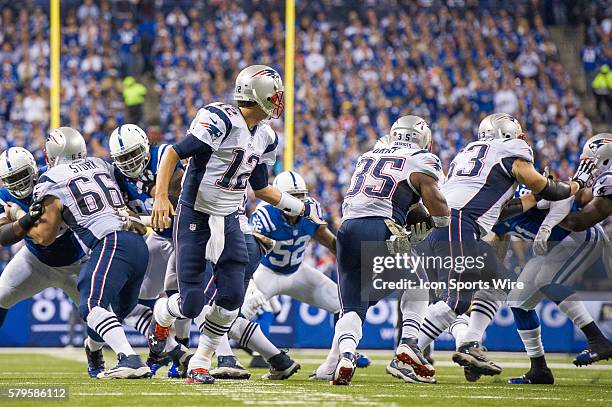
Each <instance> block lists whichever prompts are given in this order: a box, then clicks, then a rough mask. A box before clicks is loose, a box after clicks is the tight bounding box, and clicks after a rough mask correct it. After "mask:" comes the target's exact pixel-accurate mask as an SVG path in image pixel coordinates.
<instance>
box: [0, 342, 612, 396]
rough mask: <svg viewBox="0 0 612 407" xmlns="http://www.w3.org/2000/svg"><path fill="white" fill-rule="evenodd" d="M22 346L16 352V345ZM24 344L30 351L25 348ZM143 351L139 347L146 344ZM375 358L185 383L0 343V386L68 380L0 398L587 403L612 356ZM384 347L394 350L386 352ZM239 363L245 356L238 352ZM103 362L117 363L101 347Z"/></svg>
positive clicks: (611, 387)
mask: <svg viewBox="0 0 612 407" xmlns="http://www.w3.org/2000/svg"><path fill="white" fill-rule="evenodd" d="M16 352H19V353H16ZM28 352H29V353H28ZM143 353H144V352H143ZM366 353H367V354H368V355H369V356H370V358H371V359H372V361H373V362H372V366H370V367H368V368H366V369H359V370H358V371H357V373H356V375H355V378H354V380H353V384H352V385H351V386H349V387H335V386H330V385H329V384H327V383H323V382H312V381H309V380H308V379H307V377H308V373H309V372H310V371H312V370H313V369H314V368H315V367H316V366H317V364H318V363H319V362H320V361H322V360H323V352H320V351H312V350H310V351H299V352H298V351H293V352H291V355H292V356H293V357H294V358H295V359H296V360H298V361H299V362H300V363H301V364H302V370H301V371H300V372H298V374H297V375H295V376H293V377H292V378H291V379H289V380H286V381H282V382H271V381H263V380H261V379H260V377H261V375H262V374H263V373H265V370H264V369H251V373H252V374H253V376H252V378H251V380H248V381H229V380H217V382H216V383H215V384H214V385H208V386H189V385H186V384H184V383H183V380H170V379H167V378H165V376H166V369H165V368H164V369H162V370H161V371H160V372H159V373H158V378H155V379H151V380H114V381H101V380H95V379H89V377H88V376H87V374H86V368H85V362H84V360H85V358H84V355H83V353H82V351H81V350H79V349H73V350H70V349H58V350H46V349H45V350H38V349H19V350H2V349H0V387H7V386H28V387H30V386H31V387H41V386H67V387H68V392H69V399H68V400H67V401H66V400H64V401H49V400H40V401H23V400H20V401H13V402H11V401H7V400H6V399H4V400H0V405H1V406H9V405H15V406H23V407H25V406H31V405H45V406H53V405H63V406H67V405H70V406H147V405H150V406H164V405H165V406H181V407H187V406H199V407H201V406H217V405H218V406H233V405H265V406H270V405H280V406H290V405H307V406H310V405H324V406H346V405H363V406H380V405H385V406H388V405H396V406H402V405H410V406H420V405H423V406H449V405H450V404H451V403H452V406H453V407H457V406H502V405H517V404H519V403H520V404H521V405H522V406H550V405H555V406H556V405H568V406H569V405H572V406H576V405H577V404H578V403H585V405H586V404H588V405H589V406H599V405H601V406H603V405H606V406H610V405H612V364H610V363H604V364H599V365H596V366H592V367H589V368H582V369H578V368H573V367H571V366H570V365H569V363H570V360H571V359H570V357H569V356H565V355H550V356H549V364H550V365H551V368H552V370H553V372H554V374H555V379H556V383H555V385H554V386H510V385H507V384H505V381H506V379H507V378H508V377H511V376H517V375H520V374H522V373H524V372H525V370H526V369H525V367H524V366H526V359H525V358H523V355H521V354H501V355H494V356H495V358H494V360H496V361H498V362H499V363H500V365H501V366H503V367H504V372H503V373H502V374H501V376H497V377H487V378H484V379H481V380H480V381H479V382H478V383H468V382H466V381H465V380H464V378H463V370H462V369H461V368H459V367H458V366H454V365H452V362H450V353H448V352H437V353H436V355H435V357H436V360H437V363H436V370H437V371H438V374H437V379H438V384H435V385H415V384H406V383H404V382H402V381H400V380H398V379H395V378H393V377H391V376H389V375H388V374H386V372H385V364H386V363H387V362H388V357H387V356H386V354H385V353H381V352H366ZM388 353H389V354H390V353H391V352H388ZM239 356H240V359H241V361H242V362H243V363H245V364H246V363H247V362H248V357H247V356H245V355H244V354H239ZM106 360H107V366H110V365H111V364H112V363H114V360H113V359H112V354H110V353H108V354H107V355H106Z"/></svg>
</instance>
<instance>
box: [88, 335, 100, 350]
mask: <svg viewBox="0 0 612 407" xmlns="http://www.w3.org/2000/svg"><path fill="white" fill-rule="evenodd" d="M85 346H87V347H88V348H89V350H90V351H92V352H95V351H97V350H100V349H102V347H103V346H104V342H98V341H95V340H93V339H91V337H87V338H85Z"/></svg>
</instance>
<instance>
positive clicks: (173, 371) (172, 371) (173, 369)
mask: <svg viewBox="0 0 612 407" xmlns="http://www.w3.org/2000/svg"><path fill="white" fill-rule="evenodd" d="M178 369H179V368H178V366H177V365H175V364H174V363H173V364H172V365H170V368H169V369H168V378H170V379H180V378H181V374H180V373H179V370H178ZM184 377H185V376H183V378H184Z"/></svg>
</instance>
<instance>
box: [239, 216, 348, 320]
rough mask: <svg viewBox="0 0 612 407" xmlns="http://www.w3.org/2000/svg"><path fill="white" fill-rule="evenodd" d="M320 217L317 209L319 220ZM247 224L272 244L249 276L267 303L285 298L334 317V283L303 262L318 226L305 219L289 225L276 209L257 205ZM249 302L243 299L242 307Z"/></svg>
mask: <svg viewBox="0 0 612 407" xmlns="http://www.w3.org/2000/svg"><path fill="white" fill-rule="evenodd" d="M317 207H318V205H317ZM322 217H323V216H322V214H321V213H320V208H319V218H322ZM249 223H250V224H251V225H252V227H253V230H254V231H255V232H258V233H261V234H262V235H264V236H266V237H269V238H270V239H273V240H274V241H275V244H274V248H272V250H271V251H270V252H269V253H267V254H266V255H265V256H264V257H263V258H262V259H261V263H260V265H259V267H258V268H257V270H256V271H255V274H254V275H253V280H254V281H255V285H256V286H257V288H258V289H259V291H260V292H261V293H262V294H263V295H264V296H265V298H266V299H267V300H269V299H270V298H272V297H274V296H275V295H289V296H291V297H293V298H295V299H297V300H299V301H302V302H304V303H306V304H309V305H312V306H315V307H318V308H321V309H324V310H326V311H328V312H331V313H334V314H335V313H337V312H339V311H340V301H339V299H338V287H337V285H336V283H334V282H333V281H332V280H331V279H330V278H329V277H327V276H326V275H325V274H323V273H322V272H320V271H319V270H317V269H316V268H314V267H312V266H310V265H309V264H306V263H304V262H303V260H304V254H305V251H306V247H307V246H308V243H309V242H310V240H311V239H312V237H313V236H314V235H315V234H316V232H317V230H318V228H319V227H321V226H320V225H317V224H316V223H314V222H313V221H311V220H310V219H308V218H305V217H299V218H298V220H297V223H296V224H294V225H292V224H290V223H289V221H288V219H287V217H286V216H285V215H284V214H283V213H282V211H281V210H280V209H278V208H275V207H274V206H272V205H269V204H260V205H259V206H258V207H257V210H256V211H255V212H254V213H253V214H252V215H251V217H250V219H249ZM250 301H251V298H249V296H248V295H247V297H246V298H245V301H244V302H245V306H248V305H249V302H250Z"/></svg>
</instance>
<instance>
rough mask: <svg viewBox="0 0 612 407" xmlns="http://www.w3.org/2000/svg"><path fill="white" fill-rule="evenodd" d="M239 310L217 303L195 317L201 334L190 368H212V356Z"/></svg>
mask: <svg viewBox="0 0 612 407" xmlns="http://www.w3.org/2000/svg"><path fill="white" fill-rule="evenodd" d="M239 311H240V310H239V309H235V310H232V311H230V310H226V309H225V308H222V307H220V306H218V305H217V304H213V305H212V306H208V305H207V306H205V307H204V309H203V310H202V312H201V313H200V315H198V316H197V317H196V318H195V319H194V321H195V323H196V325H197V326H198V329H199V330H200V333H201V335H200V340H199V342H198V348H197V349H196V352H195V354H194V355H193V357H192V358H191V360H190V361H189V370H193V369H197V368H204V369H210V364H211V358H212V356H213V354H214V353H215V350H217V346H219V342H220V341H221V337H222V336H223V335H225V334H226V333H227V332H228V331H229V330H230V328H231V326H232V324H233V323H234V320H235V319H236V317H237V316H238V313H239Z"/></svg>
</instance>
